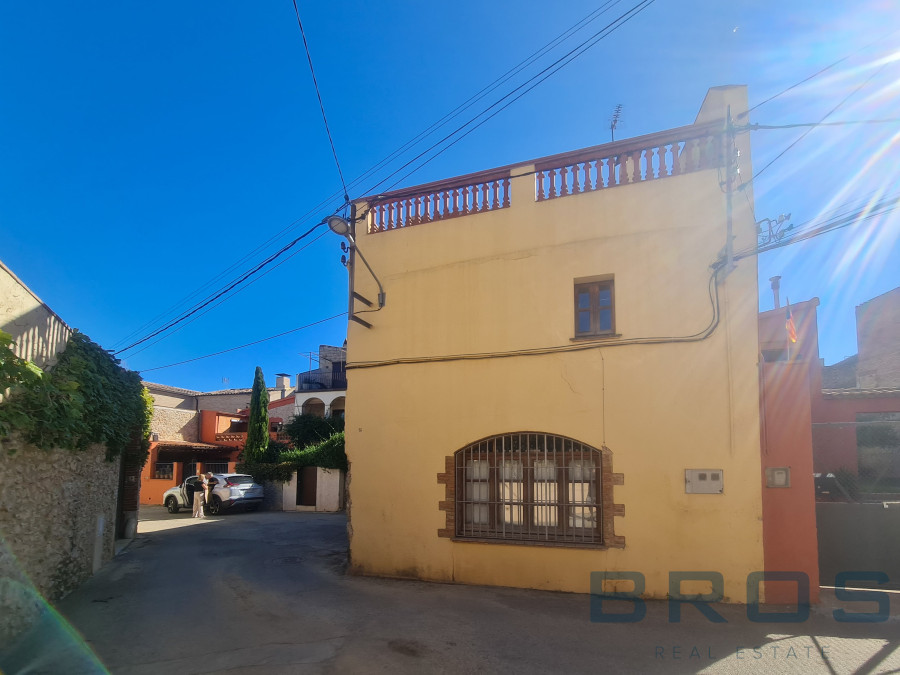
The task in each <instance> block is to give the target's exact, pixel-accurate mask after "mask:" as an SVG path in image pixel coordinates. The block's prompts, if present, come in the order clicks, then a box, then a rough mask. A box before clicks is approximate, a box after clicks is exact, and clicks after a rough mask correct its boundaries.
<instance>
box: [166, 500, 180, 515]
mask: <svg viewBox="0 0 900 675" xmlns="http://www.w3.org/2000/svg"><path fill="white" fill-rule="evenodd" d="M166 508H167V509H168V511H169V513H178V500H177V499H175V497H169V498H168V499H166Z"/></svg>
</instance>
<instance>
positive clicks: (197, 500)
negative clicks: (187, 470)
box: [193, 473, 206, 518]
mask: <svg viewBox="0 0 900 675" xmlns="http://www.w3.org/2000/svg"><path fill="white" fill-rule="evenodd" d="M193 487H194V518H206V514H205V513H204V512H203V504H204V502H206V499H205V493H206V479H205V478H204V477H203V474H202V473H201V474H198V475H197V480H196V481H195V482H194V486H193Z"/></svg>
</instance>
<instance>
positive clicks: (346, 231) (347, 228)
mask: <svg viewBox="0 0 900 675" xmlns="http://www.w3.org/2000/svg"><path fill="white" fill-rule="evenodd" d="M325 223H326V224H327V225H328V229H329V230H331V231H332V232H334V233H335V234H336V235H338V236H341V237H344V238H345V239H346V240H347V241H349V242H350V245H349V246H348V245H347V244H346V243H344V242H341V250H342V251H345V252H350V251H355V252H356V253H358V254H359V258H360V260H362V261H363V264H364V265H365V266H366V269H367V270H369V274H371V275H372V278H373V279H374V280H375V283H376V284H378V309H381V308H382V307H384V302H385V293H384V287H383V286H382V285H381V282H380V281H379V280H378V277H377V276H376V275H375V272H374V271H373V270H372V266H371V265H369V261H368V260H366V257H365V256H364V255H363V253H362V251H360V250H359V246H358V245H357V244H356V241H355V240H354V239H353V228H352V227H351V225H350V221H349V220H347V219H346V218H343V217H342V216H338V215H332V216H328V218H326V219H325ZM345 260H346V258H345V256H341V262H342V263H344V264H345V265H346V264H347V262H345ZM352 260H353V258H352V256H351V257H350V261H349V262H350V263H352ZM351 295H356V294H355V293H351ZM351 302H352V301H351ZM369 304H371V303H369ZM350 318H351V319H352V318H354V317H353V315H352V313H351V315H350Z"/></svg>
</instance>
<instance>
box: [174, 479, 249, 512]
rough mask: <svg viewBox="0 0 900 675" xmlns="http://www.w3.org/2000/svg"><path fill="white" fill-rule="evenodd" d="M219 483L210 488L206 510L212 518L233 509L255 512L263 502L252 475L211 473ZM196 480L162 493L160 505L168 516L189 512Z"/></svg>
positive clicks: (189, 480)
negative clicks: (225, 510) (181, 511)
mask: <svg viewBox="0 0 900 675" xmlns="http://www.w3.org/2000/svg"><path fill="white" fill-rule="evenodd" d="M213 475H214V476H215V477H216V479H217V480H218V481H219V482H218V483H217V484H216V487H215V488H214V489H213V493H212V498H211V499H210V500H209V503H208V504H207V509H208V511H209V513H211V514H212V515H214V516H215V515H217V514H219V513H221V512H222V511H223V510H224V509H230V508H231V507H233V506H243V507H245V508H246V509H247V510H248V511H255V510H256V509H257V508H259V505H260V504H261V503H262V500H263V489H262V485H260V484H259V483H256V482H254V480H253V476H249V475H247V474H245V473H214V474H213ZM198 480H200V479H199V477H197V476H188V477H187V478H185V479H184V482H183V483H182V484H181V485H177V486H175V487H173V488H169V489H168V490H166V491H165V492H164V493H163V503H164V504H165V505H166V508H167V509H168V510H169V513H178V510H179V509H189V508H191V506H192V505H193V498H194V486H195V485H196V483H197V481H198Z"/></svg>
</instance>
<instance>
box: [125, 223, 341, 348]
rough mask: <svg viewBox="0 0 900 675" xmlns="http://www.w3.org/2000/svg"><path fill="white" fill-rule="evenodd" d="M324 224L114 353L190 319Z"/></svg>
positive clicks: (141, 342)
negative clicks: (188, 309)
mask: <svg viewBox="0 0 900 675" xmlns="http://www.w3.org/2000/svg"><path fill="white" fill-rule="evenodd" d="M323 224H324V223H317V224H316V225H314V226H313V227H311V228H310V229H309V230H307V231H306V232H304V233H303V234H301V235H300V236H299V237H297V238H296V239H294V240H293V241H292V242H290V243H289V244H287V245H286V246H284V247H282V248H281V250H279V251H277V252H275V253H273V254H272V255H270V256H269V257H268V258H266V259H265V260H263V261H262V262H261V263H260V264H259V265H257V266H256V267H254V268H253V269H251V270H250V271H248V272H245V273H244V274H242V275H241V276H240V277H239V278H238V279H236V280H234V281H233V282H232V283H231V284H229V285H228V286H226V287H225V288H224V289H222V290H220V291H219V292H218V293H216V294H215V295H213V296H212V297H210V298H208V299H207V300H205V301H204V302H202V303H201V304H199V305H197V306H196V307H194V308H193V309H191V310H190V311H188V312H185V313H184V314H182V315H181V316H180V317H179V318H177V319H175V320H174V321H171V322H169V323H168V324H166V325H165V326H163V327H162V328H159V329H157V330H155V331H154V332H152V333H150V334H149V335H146V336H145V337H142V338H141V339H140V340H137V341H136V342H132V343H131V344H130V345H128V346H127V347H122V348H121V349H119V350H117V351H116V352H114V354H116V355H118V354H121V353H122V352H125V351H128V350H129V349H132V348H133V347H137V346H138V345H140V344H143V343H144V342H147V340H150V339H152V338H154V337H156V336H157V335H159V334H160V333H163V332H165V331H167V330H169V329H170V328H173V327H174V326H176V325H178V324H180V323H182V322H184V321H185V320H186V319H188V318H189V317H191V316H193V315H194V314H196V313H197V312H199V311H200V310H201V309H203V308H204V307H206V306H207V305H209V304H210V303H212V302H214V301H215V300H218V299H219V298H220V297H222V296H223V295H225V294H226V293H227V292H229V291H230V290H232V289H233V288H235V287H236V286H238V285H239V284H241V283H243V282H244V281H246V280H247V279H248V278H250V277H251V276H253V275H254V274H256V273H257V272H259V271H260V270H261V269H263V268H264V267H266V266H268V265H269V264H271V263H272V262H274V261H275V260H276V259H277V258H279V257H280V256H281V255H282V254H284V253H286V252H287V251H289V250H290V249H291V248H293V247H294V246H295V245H297V244H298V243H299V242H301V241H302V240H303V239H305V238H306V237H308V236H309V235H311V234H312V233H313V232H315V231H316V230H317V229H318V228H319V227H321V226H322V225H323Z"/></svg>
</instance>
